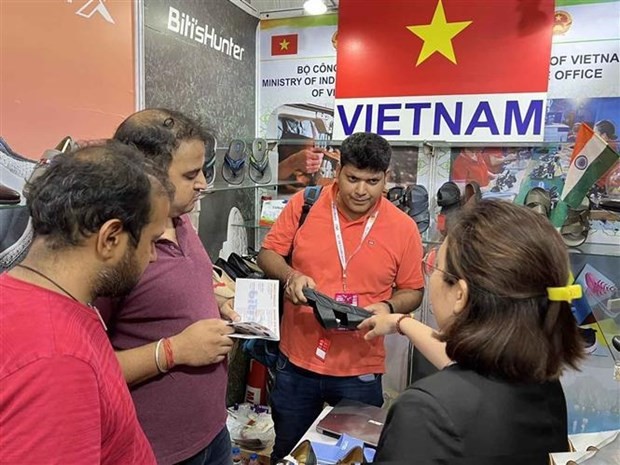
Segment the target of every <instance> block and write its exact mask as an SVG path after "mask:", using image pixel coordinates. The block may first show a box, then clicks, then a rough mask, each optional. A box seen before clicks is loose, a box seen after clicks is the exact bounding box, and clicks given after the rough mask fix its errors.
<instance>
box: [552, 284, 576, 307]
mask: <svg viewBox="0 0 620 465" xmlns="http://www.w3.org/2000/svg"><path fill="white" fill-rule="evenodd" d="M582 295H583V290H582V289H581V285H580V284H571V285H569V286H563V287H548V288H547V297H548V299H549V300H552V301H553V302H569V303H570V302H571V301H573V300H575V299H579V298H581V296H582Z"/></svg>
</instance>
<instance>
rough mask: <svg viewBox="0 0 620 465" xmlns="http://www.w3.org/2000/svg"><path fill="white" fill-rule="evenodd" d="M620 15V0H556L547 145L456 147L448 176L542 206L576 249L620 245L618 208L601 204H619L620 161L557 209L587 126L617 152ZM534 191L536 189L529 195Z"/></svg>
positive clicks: (489, 192) (490, 193)
mask: <svg viewBox="0 0 620 465" xmlns="http://www.w3.org/2000/svg"><path fill="white" fill-rule="evenodd" d="M619 20H620V2H619V1H601V2H592V1H587V2H586V1H581V0H558V1H556V10H555V15H554V27H553V46H552V53H551V62H550V71H549V93H548V101H547V107H546V114H545V125H544V139H545V142H546V144H545V146H542V147H519V148H517V147H503V148H501V147H499V148H498V147H493V148H490V147H458V148H452V150H451V157H450V158H451V169H450V180H451V181H453V182H455V183H456V184H457V185H459V187H461V189H462V190H464V188H465V186H466V185H467V184H470V183H475V185H477V186H479V188H480V191H481V193H482V196H483V197H500V198H504V199H506V200H509V201H514V202H516V203H519V204H524V205H527V204H532V203H533V204H536V205H538V206H540V208H542V209H543V210H545V212H544V213H545V214H547V216H549V217H550V218H551V219H552V221H553V222H554V224H555V225H556V226H557V227H558V228H559V229H560V230H562V228H564V229H563V231H565V232H567V234H564V236H565V237H566V239H567V241H566V242H567V245H569V246H571V247H575V246H580V245H582V244H584V243H590V244H610V245H618V244H620V213H619V212H618V211H617V210H616V211H613V210H610V209H606V208H603V207H602V205H604V204H605V202H606V201H608V200H611V201H613V199H617V200H616V202H618V203H620V164H619V163H616V164H615V166H614V167H612V168H611V169H610V170H609V171H607V172H606V173H604V174H603V175H602V176H601V177H600V178H599V180H598V181H597V182H596V183H595V184H594V185H593V186H592V188H591V190H590V192H589V193H588V196H587V198H586V199H585V200H584V202H583V206H582V207H581V208H580V209H575V211H572V210H566V208H565V207H562V208H563V211H562V215H558V213H559V212H560V210H561V209H557V211H555V210H556V206H557V205H560V206H562V202H561V197H562V191H563V189H564V184H565V181H566V178H567V174H568V170H569V167H570V163H571V160H572V159H573V158H574V151H575V145H576V139H577V134H578V132H579V129H580V126H581V125H582V124H584V123H585V124H586V125H587V126H588V127H589V128H591V130H592V131H593V132H594V134H595V137H596V138H597V139H599V140H601V141H603V142H602V143H603V144H606V145H607V146H608V147H610V148H611V149H612V150H614V151H616V152H617V151H618V129H619V125H620V56H619V55H620V54H619V53H618V50H619V46H620V38H619V37H618V28H617V24H618V21H619ZM531 192H533V193H534V195H533V196H528V194H530V193H531ZM541 205H542V206H541ZM554 211H555V214H554ZM559 216H562V218H559ZM566 222H568V224H566Z"/></svg>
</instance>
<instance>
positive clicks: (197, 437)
mask: <svg viewBox="0 0 620 465" xmlns="http://www.w3.org/2000/svg"><path fill="white" fill-rule="evenodd" d="M208 137H209V135H208V134H207V133H205V132H204V130H203V129H202V128H201V127H200V125H199V124H198V123H197V122H196V121H194V120H192V119H191V118H189V117H187V116H185V115H183V114H181V113H179V112H176V111H171V110H166V109H149V110H144V111H141V112H138V113H135V114H133V115H131V116H130V117H128V118H127V119H126V120H125V121H124V122H123V123H122V124H121V125H120V126H119V127H118V129H117V131H116V133H115V135H114V139H116V140H118V141H120V142H123V143H125V144H129V145H132V146H135V147H137V148H138V149H139V150H141V151H142V152H143V153H144V154H145V155H146V157H147V158H148V159H150V160H152V161H153V162H154V163H155V164H156V165H158V166H159V167H160V168H162V169H163V170H165V171H166V172H167V173H168V179H169V180H170V181H171V183H172V184H173V185H174V187H175V194H174V199H173V200H172V204H171V207H170V217H169V218H168V221H167V225H166V230H165V232H164V234H163V235H162V236H161V238H160V239H159V240H158V241H157V242H156V243H155V251H156V253H157V261H156V262H153V263H152V264H150V265H149V266H148V268H147V269H146V271H145V273H144V276H143V277H142V279H141V281H140V282H139V283H138V285H137V286H136V288H135V289H134V290H133V291H132V292H131V293H130V294H129V295H128V296H126V297H125V298H123V299H122V300H120V301H114V302H109V303H108V305H107V306H106V307H107V309H108V312H107V313H108V314H110V315H113V317H112V318H110V320H109V328H110V331H109V335H110V340H111V342H112V345H113V346H114V349H115V350H116V355H117V357H118V360H119V362H120V364H121V367H122V370H123V374H124V376H125V379H126V381H127V383H128V384H129V385H130V386H131V395H132V397H133V400H134V402H135V405H136V411H137V414H138V419H139V421H140V423H141V425H142V428H143V429H144V432H145V433H146V435H147V437H148V439H149V441H150V442H151V445H152V446H153V450H154V452H155V455H156V457H157V462H158V463H159V464H163V465H166V464H175V463H183V464H192V465H194V464H206V463H209V464H222V465H223V464H226V465H229V464H230V463H231V461H232V460H231V457H230V452H231V448H230V436H229V434H228V430H227V429H226V417H227V412H226V386H227V368H226V361H225V360H226V355H227V354H228V353H229V352H230V350H231V348H232V340H231V339H230V337H229V336H228V335H229V334H230V333H232V330H231V328H230V327H229V326H228V325H227V322H226V321H225V319H235V318H236V314H235V313H234V312H233V311H232V307H231V305H230V303H229V302H228V303H225V304H224V305H223V306H222V308H221V309H220V308H218V304H217V302H216V300H215V296H214V292H213V284H212V278H211V277H212V270H213V265H212V263H211V260H210V259H209V256H208V255H207V253H206V251H205V249H204V247H203V245H202V243H201V242H200V239H199V237H198V235H197V233H196V232H195V230H194V229H193V228H192V226H191V224H190V220H189V218H188V216H187V213H189V212H190V211H191V210H192V209H193V208H194V205H195V203H196V201H197V200H198V198H199V194H200V192H201V191H202V190H203V189H206V187H207V183H206V181H205V178H204V175H203V172H202V166H203V164H204V161H205V141H207V140H208ZM101 306H103V305H101Z"/></svg>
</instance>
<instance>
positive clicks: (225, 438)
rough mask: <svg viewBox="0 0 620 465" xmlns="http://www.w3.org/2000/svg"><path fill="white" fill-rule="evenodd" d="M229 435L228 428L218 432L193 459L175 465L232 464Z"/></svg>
mask: <svg viewBox="0 0 620 465" xmlns="http://www.w3.org/2000/svg"><path fill="white" fill-rule="evenodd" d="M231 449H232V446H231V443H230V434H228V428H226V426H224V429H222V431H220V432H219V433H218V434H217V436H215V437H214V438H213V441H211V444H209V445H208V446H207V447H205V448H204V449H202V450H201V451H200V452H198V453H197V454H196V455H194V456H193V457H190V458H188V459H185V460H183V461H182V462H179V463H178V464H177V465H230V464H231V463H232V454H231Z"/></svg>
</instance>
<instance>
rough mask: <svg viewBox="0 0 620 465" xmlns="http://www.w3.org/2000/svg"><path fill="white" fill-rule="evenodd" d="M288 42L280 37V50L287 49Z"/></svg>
mask: <svg viewBox="0 0 620 465" xmlns="http://www.w3.org/2000/svg"><path fill="white" fill-rule="evenodd" d="M289 44H290V42H289V41H288V40H286V39H282V42H280V50H288V46H289Z"/></svg>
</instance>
